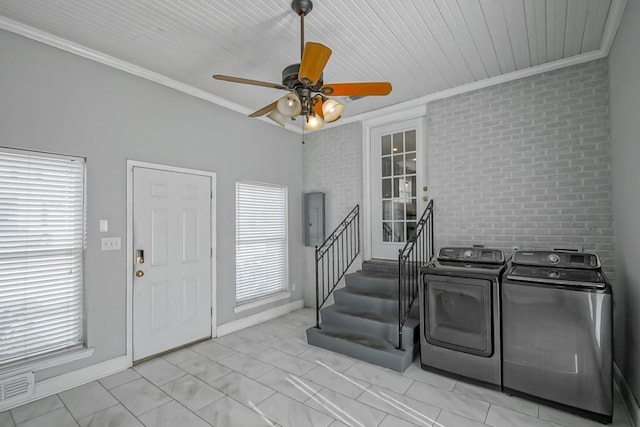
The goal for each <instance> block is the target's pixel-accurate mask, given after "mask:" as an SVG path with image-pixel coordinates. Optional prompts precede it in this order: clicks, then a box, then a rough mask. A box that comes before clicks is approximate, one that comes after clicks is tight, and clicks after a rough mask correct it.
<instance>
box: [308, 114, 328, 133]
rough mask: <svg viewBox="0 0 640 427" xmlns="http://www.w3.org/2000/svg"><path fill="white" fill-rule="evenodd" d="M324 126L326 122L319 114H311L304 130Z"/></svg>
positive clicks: (312, 129)
mask: <svg viewBox="0 0 640 427" xmlns="http://www.w3.org/2000/svg"><path fill="white" fill-rule="evenodd" d="M322 126H324V123H323V122H322V120H321V119H320V118H319V117H318V116H314V115H311V114H309V115H308V116H307V118H306V120H305V123H304V130H308V131H314V130H318V129H322Z"/></svg>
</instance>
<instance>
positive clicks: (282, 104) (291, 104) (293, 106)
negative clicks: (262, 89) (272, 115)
mask: <svg viewBox="0 0 640 427" xmlns="http://www.w3.org/2000/svg"><path fill="white" fill-rule="evenodd" d="M276 108H277V109H278V111H279V112H280V113H281V114H283V115H284V116H285V117H295V116H297V115H298V114H300V112H301V111H302V104H301V103H300V100H299V99H298V95H297V94H295V93H294V92H289V93H288V94H286V95H285V96H283V97H282V98H280V99H279V100H278V104H277V105H276Z"/></svg>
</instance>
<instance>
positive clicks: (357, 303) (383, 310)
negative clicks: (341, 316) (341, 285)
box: [333, 292, 398, 315]
mask: <svg viewBox="0 0 640 427" xmlns="http://www.w3.org/2000/svg"><path fill="white" fill-rule="evenodd" d="M333 298H334V301H335V303H336V304H339V305H344V306H348V307H353V308H358V309H360V310H363V311H368V312H371V313H380V314H390V315H397V314H398V300H397V299H396V300H393V299H384V298H376V297H371V296H363V295H354V294H349V293H346V292H336V293H335V294H334V295H333Z"/></svg>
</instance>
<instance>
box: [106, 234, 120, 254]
mask: <svg viewBox="0 0 640 427" xmlns="http://www.w3.org/2000/svg"><path fill="white" fill-rule="evenodd" d="M102 250H103V251H119V250H120V237H103V238H102Z"/></svg>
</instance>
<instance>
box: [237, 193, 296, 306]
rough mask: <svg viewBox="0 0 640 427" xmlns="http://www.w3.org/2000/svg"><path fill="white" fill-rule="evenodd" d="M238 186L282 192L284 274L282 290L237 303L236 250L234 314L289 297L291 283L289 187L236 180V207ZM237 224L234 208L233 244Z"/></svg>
mask: <svg viewBox="0 0 640 427" xmlns="http://www.w3.org/2000/svg"><path fill="white" fill-rule="evenodd" d="M238 184H249V185H257V186H264V187H273V188H279V189H282V190H283V191H284V207H283V210H284V270H285V272H284V285H283V287H282V289H279V290H277V291H275V292H272V293H269V294H266V295H262V296H259V297H257V298H254V299H251V300H248V301H241V302H238V300H237V286H238V272H237V265H238V264H237V262H238V261H237V250H236V251H235V253H234V257H235V269H236V271H235V273H236V274H235V285H236V295H235V297H236V300H235V306H234V308H233V311H234V313H240V312H243V311H247V310H251V309H253V308H256V307H259V306H262V305H266V304H269V303H272V302H276V301H279V300H283V299H286V298H289V297H291V284H290V282H291V281H290V277H289V187H288V186H287V185H282V184H274V183H266V182H259V181H249V180H236V181H235V191H234V195H235V196H236V200H235V202H236V206H237V189H238ZM237 224H238V216H237V208H236V212H235V226H236V230H235V233H236V235H235V239H234V244H237V242H238V234H237V233H238V230H237Z"/></svg>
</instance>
